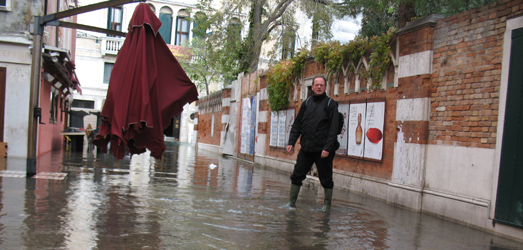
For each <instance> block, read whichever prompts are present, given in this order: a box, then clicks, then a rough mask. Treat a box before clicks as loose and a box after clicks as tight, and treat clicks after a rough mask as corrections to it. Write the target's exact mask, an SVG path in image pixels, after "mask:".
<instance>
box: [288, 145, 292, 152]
mask: <svg viewBox="0 0 523 250" xmlns="http://www.w3.org/2000/svg"><path fill="white" fill-rule="evenodd" d="M287 152H289V153H292V152H294V147H293V146H292V145H287Z"/></svg>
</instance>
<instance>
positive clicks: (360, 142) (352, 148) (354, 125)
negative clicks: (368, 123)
mask: <svg viewBox="0 0 523 250" xmlns="http://www.w3.org/2000/svg"><path fill="white" fill-rule="evenodd" d="M366 111H367V104H366V103H352V104H350V107H349V118H348V123H347V125H348V126H349V129H348V133H347V136H348V143H347V155H349V156H352V157H357V158H363V156H364V149H365V147H364V145H365V140H364V139H363V131H365V115H366Z"/></svg>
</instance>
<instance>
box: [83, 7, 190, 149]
mask: <svg viewBox="0 0 523 250" xmlns="http://www.w3.org/2000/svg"><path fill="white" fill-rule="evenodd" d="M161 25H162V23H161V21H160V20H159V19H158V18H157V17H156V16H155V14H154V13H153V12H152V10H151V8H150V7H149V5H147V4H145V3H141V4H139V5H138V6H137V7H136V9H135V11H134V14H133V17H132V19H131V21H130V23H129V32H128V33H127V36H126V37H125V41H124V44H123V45H122V48H121V49H120V52H119V53H118V57H117V59H116V62H115V64H114V67H113V71H112V74H111V78H110V80H109V89H108V91H107V98H106V101H105V104H104V107H103V110H102V113H101V116H102V124H101V128H100V133H99V134H98V135H97V136H96V138H95V139H94V140H93V143H94V144H95V145H96V146H98V147H100V148H101V150H102V152H104V153H105V152H107V144H108V143H109V142H110V147H111V151H112V153H113V154H114V156H115V157H116V158H117V159H122V158H123V157H124V156H125V153H126V151H127V150H128V152H129V153H131V154H140V153H143V152H145V149H146V148H147V149H149V150H150V151H151V155H152V156H153V157H155V158H161V157H162V154H163V152H164V151H165V142H164V136H163V130H164V129H165V128H166V127H167V126H169V124H170V122H171V118H173V117H174V116H176V115H178V114H180V113H181V112H182V111H183V106H184V105H185V104H186V103H191V102H193V101H195V100H198V91H197V90H196V86H195V85H194V83H192V82H191V80H190V79H189V77H188V76H187V74H185V72H184V71H183V69H182V67H181V66H180V63H178V61H177V60H176V58H175V57H174V56H173V54H172V53H171V51H170V50H169V48H168V47H167V45H166V44H165V41H164V40H163V38H162V37H161V36H160V34H159V33H158V29H159V28H160V26H161Z"/></svg>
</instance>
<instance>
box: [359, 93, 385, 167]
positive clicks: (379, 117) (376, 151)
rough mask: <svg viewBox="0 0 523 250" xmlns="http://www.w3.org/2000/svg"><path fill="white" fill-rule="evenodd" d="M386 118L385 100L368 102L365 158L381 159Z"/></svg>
mask: <svg viewBox="0 0 523 250" xmlns="http://www.w3.org/2000/svg"><path fill="white" fill-rule="evenodd" d="M384 120H385V102H369V103H367V116H366V119H365V130H364V131H365V134H364V138H365V152H364V156H365V159H373V160H378V161H381V158H382V154H383V125H384Z"/></svg>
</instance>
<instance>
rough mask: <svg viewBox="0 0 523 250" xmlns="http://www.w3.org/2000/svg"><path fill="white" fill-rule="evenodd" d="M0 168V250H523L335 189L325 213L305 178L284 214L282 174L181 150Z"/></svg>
mask: <svg viewBox="0 0 523 250" xmlns="http://www.w3.org/2000/svg"><path fill="white" fill-rule="evenodd" d="M3 163H4V164H3V168H2V169H6V170H7V171H3V173H4V174H3V175H2V177H0V249H320V250H321V249H365V250H366V249H407V250H408V249H445V250H446V249H471V250H472V249H473V250H477V249H496V250H502V249H523V243H522V242H517V241H513V240H510V239H506V238H502V237H499V236H495V235H492V234H489V233H486V232H483V231H480V230H477V229H474V228H470V227H466V226H463V225H460V224H456V223H453V222H449V221H446V220H443V219H440V218H436V217H433V216H429V215H425V214H421V213H416V212H413V211H409V210H405V209H401V208H398V207H395V206H392V205H388V204H386V203H384V202H381V201H377V200H374V199H371V198H368V197H364V196H360V195H357V194H353V193H350V192H348V191H345V190H341V189H335V191H334V198H333V205H332V208H331V211H330V213H322V212H321V207H322V205H323V204H322V200H323V197H322V193H323V189H322V188H321V186H320V185H319V183H318V182H316V181H315V180H313V179H307V180H306V181H305V183H304V186H303V188H302V189H301V192H300V196H299V198H298V202H297V204H296V205H297V208H296V209H289V208H286V207H285V206H284V205H285V204H286V203H287V199H288V194H289V187H290V180H289V173H282V172H277V171H274V170H272V169H269V168H265V167H261V166H254V165H252V164H250V163H247V162H244V161H239V160H236V159H232V158H224V157H222V156H221V155H219V154H216V153H212V152H207V151H203V150H197V149H195V147H194V146H193V145H189V144H172V143H171V144H170V145H168V148H167V151H166V153H165V155H164V157H163V159H162V160H155V159H154V158H151V157H150V156H149V155H148V154H142V155H135V156H133V157H132V158H129V157H126V158H124V159H123V160H120V161H116V160H114V157H112V155H108V154H98V155H97V156H95V155H93V154H86V153H84V154H82V153H62V152H55V153H50V154H48V155H46V156H43V157H41V158H39V162H38V164H39V165H38V171H39V174H38V175H37V177H38V178H25V176H23V175H22V176H17V175H15V174H13V173H16V171H20V172H22V171H23V170H25V160H17V159H7V162H3ZM42 172H55V173H57V172H58V173H62V174H66V176H65V175H56V174H55V175H45V174H44V173H42ZM63 177H65V178H63Z"/></svg>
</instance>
